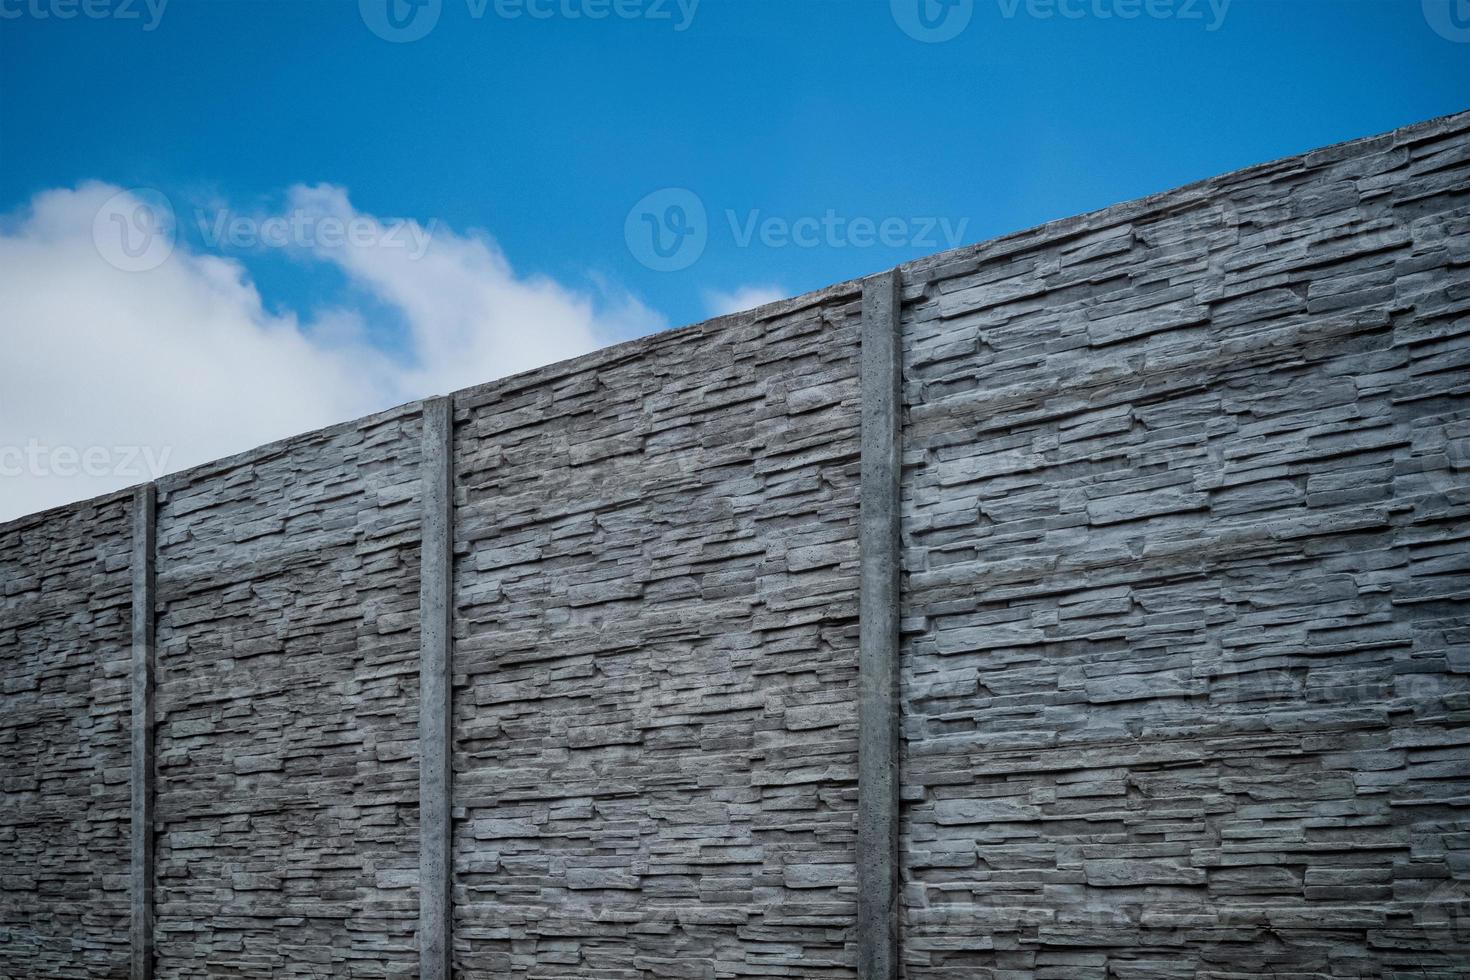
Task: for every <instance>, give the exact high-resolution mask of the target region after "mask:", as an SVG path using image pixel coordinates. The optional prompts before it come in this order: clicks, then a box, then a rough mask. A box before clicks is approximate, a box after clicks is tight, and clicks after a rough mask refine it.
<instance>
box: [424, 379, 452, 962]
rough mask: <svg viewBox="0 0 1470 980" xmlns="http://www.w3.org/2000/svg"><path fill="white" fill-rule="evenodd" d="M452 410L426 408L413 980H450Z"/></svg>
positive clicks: (430, 404)
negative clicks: (416, 976)
mask: <svg viewBox="0 0 1470 980" xmlns="http://www.w3.org/2000/svg"><path fill="white" fill-rule="evenodd" d="M453 431H454V406H453V402H452V400H451V399H450V398H434V399H431V400H429V401H426V402H425V403H424V435H423V459H422V463H421V466H422V480H423V507H424V514H423V546H422V552H421V561H422V566H421V569H420V578H419V636H420V649H419V977H420V978H421V980H449V976H450V928H451V917H450V878H451V872H452V869H451V854H450V839H449V834H450V820H449V805H450V796H449V791H450V778H451V774H450V767H451V756H450V724H451V712H450V703H449V690H450V673H451V663H450V660H451V658H450V643H451V642H452V639H453V630H452V622H453V619H452V617H453V601H454V600H453V592H452V590H451V585H452V577H453V572H452V569H451V565H450V562H451V560H452V558H453V552H454V437H453Z"/></svg>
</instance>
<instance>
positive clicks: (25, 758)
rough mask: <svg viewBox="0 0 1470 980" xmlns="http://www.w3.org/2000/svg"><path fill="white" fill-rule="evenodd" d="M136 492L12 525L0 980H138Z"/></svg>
mask: <svg viewBox="0 0 1470 980" xmlns="http://www.w3.org/2000/svg"><path fill="white" fill-rule="evenodd" d="M131 521H132V496H131V494H126V493H124V494H116V495H113V496H110V497H104V498H101V499H98V500H94V501H89V502H88V503H85V504H78V505H76V506H73V507H67V508H64V509H61V510H53V511H49V512H47V513H45V514H40V515H37V516H35V517H27V518H22V519H21V520H19V521H15V522H13V523H10V524H6V525H4V526H0V794H3V795H0V977H4V978H6V980H29V978H31V977H126V976H127V974H128V956H129V953H128V828H129V822H128V806H129V803H130V794H129V790H128V765H129V758H130V753H129V748H128V738H129V733H130V731H131V727H130V718H131V715H130V712H129V710H128V699H129V696H130V687H129V683H128V669H129V665H130V664H131V661H132V645H131V644H132V614H131V608H132V607H131V590H132V577H131V575H130V574H129V571H128V566H129V549H130V546H131V542H132V524H131Z"/></svg>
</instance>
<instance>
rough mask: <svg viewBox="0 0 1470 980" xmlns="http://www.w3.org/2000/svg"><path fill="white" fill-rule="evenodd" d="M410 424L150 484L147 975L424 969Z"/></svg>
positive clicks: (354, 431)
mask: <svg viewBox="0 0 1470 980" xmlns="http://www.w3.org/2000/svg"><path fill="white" fill-rule="evenodd" d="M420 432H421V427H420V417H419V415H418V412H417V407H416V406H410V407H409V408H406V409H401V410H397V411H394V412H390V413H386V414H385V415H381V416H376V417H373V418H370V419H367V420H364V421H362V422H358V423H352V424H350V425H347V426H342V427H338V428H336V429H330V430H326V431H325V432H319V433H313V434H311V435H310V436H305V437H301V438H297V439H293V440H290V441H288V442H285V443H281V444H278V445H276V446H271V447H266V448H265V449H263V450H260V451H257V452H254V453H251V454H248V455H247V456H245V457H242V458H237V459H233V460H228V461H225V462H224V463H221V464H217V465H215V466H212V467H205V468H201V469H199V470H193V471H190V472H189V473H187V474H183V475H181V476H180V477H174V478H169V479H168V480H166V481H164V482H163V484H162V485H161V488H160V496H159V505H158V506H159V512H158V549H159V555H158V590H159V618H158V707H157V712H158V723H157V736H156V738H157V743H156V744H157V752H158V804H157V807H158V823H159V833H158V838H157V847H158V872H157V899H156V927H155V928H156V943H157V950H158V953H157V960H158V966H157V975H158V976H159V977H160V978H172V977H180V978H181V977H201V976H239V977H260V978H274V977H384V976H399V977H411V976H414V975H416V973H417V968H418V953H417V948H416V945H415V939H414V932H415V929H416V921H417V914H418V894H417V883H418V830H417V821H418V728H417V725H418V712H417V695H418V577H419V567H418V564H419V548H418V540H419V511H420V508H419V505H418V493H419V473H418V458H419V439H420Z"/></svg>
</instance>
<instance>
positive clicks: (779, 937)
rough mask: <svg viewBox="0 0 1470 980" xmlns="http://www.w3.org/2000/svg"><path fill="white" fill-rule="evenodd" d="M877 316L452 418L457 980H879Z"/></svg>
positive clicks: (478, 401) (659, 343) (554, 376)
mask: <svg viewBox="0 0 1470 980" xmlns="http://www.w3.org/2000/svg"><path fill="white" fill-rule="evenodd" d="M858 302H859V293H858V291H857V290H856V289H854V288H853V287H850V286H849V287H845V288H842V289H839V290H837V291H835V292H834V293H833V294H831V295H827V296H822V297H814V298H813V297H809V298H808V299H807V300H806V301H805V302H804V303H796V304H790V307H792V308H788V309H787V310H786V312H782V313H779V314H777V313H775V311H770V310H768V311H767V315H766V316H765V317H763V318H761V319H753V318H743V319H738V320H730V321H717V322H715V323H713V324H710V325H708V326H705V327H701V328H697V329H694V330H687V331H680V332H678V333H674V334H669V335H664V336H661V337H658V338H655V340H654V341H653V343H651V344H650V345H648V346H647V347H645V348H643V349H641V350H640V351H639V353H638V356H637V357H628V356H627V355H626V353H625V352H622V351H619V350H616V349H615V350H613V351H609V352H607V353H606V354H604V355H599V356H597V357H595V358H592V359H589V360H583V361H578V362H574V363H573V364H571V365H566V366H556V367H552V368H549V369H547V370H546V371H544V372H539V373H537V374H533V375H530V376H527V377H524V378H520V379H515V380H513V381H511V382H509V383H500V384H495V385H490V386H488V387H485V388H483V389H477V390H471V391H468V392H464V393H461V394H460V395H458V396H457V397H456V399H455V404H456V418H457V422H458V424H457V426H456V434H455V439H456V444H457V447H458V451H457V455H456V460H457V474H456V482H457V484H458V488H459V489H458V497H457V500H456V504H457V506H456V510H455V521H456V538H457V549H456V550H457V554H456V566H455V582H456V599H457V603H456V604H457V608H458V612H457V619H456V622H457V629H456V634H457V641H456V644H455V652H454V655H455V674H456V679H455V691H454V706H455V725H454V730H455V733H456V743H455V767H454V768H455V781H454V800H455V804H456V816H457V818H458V819H457V820H456V822H455V837H454V853H455V869H456V877H455V896H454V898H455V912H456V921H455V959H456V962H457V963H458V965H459V967H460V974H459V975H461V976H464V977H466V978H485V980H490V978H501V977H527V978H531V977H535V978H551V977H585V978H594V980H622V978H634V977H649V976H678V977H709V978H713V977H757V976H759V977H770V976H804V977H837V976H847V977H850V976H852V975H853V960H854V957H853V953H852V952H851V951H850V949H849V944H850V940H851V935H850V927H851V923H852V919H853V915H854V911H855V890H854V888H855V885H854V875H855V871H854V863H853V861H854V848H853V834H854V813H855V806H856V796H857V794H856V776H857V770H856V763H857V756H856V752H857V743H856V734H857V729H856V708H855V702H854V685H855V683H856V676H857V628H856V627H857V621H856V613H857V609H856V576H857V557H858V556H857V546H856V540H857V536H856V535H857V485H858V481H857V475H858V431H857V428H858V426H857V407H858V406H857V397H858V389H857V380H856V373H857V372H856V356H857V340H858V329H857V328H858V318H857V314H858Z"/></svg>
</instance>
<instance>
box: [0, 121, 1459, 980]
mask: <svg viewBox="0 0 1470 980" xmlns="http://www.w3.org/2000/svg"><path fill="white" fill-rule="evenodd" d="M1467 127H1470V114H1462V115H1460V116H1457V117H1451V118H1447V119H1443V120H1437V121H1433V122H1430V123H1426V124H1422V125H1419V126H1415V127H1410V128H1408V129H1405V130H1400V131H1398V132H1396V133H1391V134H1388V135H1385V136H1381V137H1376V138H1373V139H1369V140H1363V141H1358V142H1356V143H1351V144H1344V145H1342V146H1337V147H1331V148H1328V149H1325V150H1321V151H1318V152H1315V153H1311V154H1307V155H1305V156H1302V157H1297V158H1292V159H1289V160H1283V161H1278V162H1276V163H1271V164H1267V165H1263V166H1260V167H1255V168H1252V169H1250V170H1246V171H1242V172H1240V173H1236V174H1231V175H1228V176H1225V177H1221V178H1217V179H1215V180H1211V181H1206V182H1204V183H1201V184H1197V185H1193V186H1190V187H1186V188H1182V189H1179V190H1175V191H1170V192H1168V193H1166V194H1161V195H1157V196H1155V197H1152V198H1148V199H1145V200H1141V201H1136V202H1131V203H1128V204H1123V205H1119V206H1117V207H1114V208H1109V209H1108V210H1106V211H1103V212H1098V213H1096V214H1092V215H1084V216H1081V217H1078V218H1073V219H1068V220H1066V221H1062V222H1057V223H1054V224H1051V225H1047V226H1044V227H1042V228H1038V229H1033V230H1031V231H1028V232H1024V233H1021V234H1018V235H1013V236H1010V237H1007V238H1004V239H999V240H996V241H993V242H988V243H985V244H983V245H979V246H975V247H973V248H968V249H962V250H958V251H955V252H949V253H945V254H943V255H939V256H934V257H932V258H928V259H924V260H921V261H918V262H914V263H910V264H908V265H906V266H904V267H903V268H902V269H901V270H900V275H901V279H902V282H903V287H904V299H905V302H904V308H903V316H902V320H903V334H904V348H905V354H904V432H903V439H904V478H903V500H902V512H903V522H904V526H903V547H904V555H903V559H904V609H903V614H904V619H903V624H902V627H903V644H902V673H903V677H902V693H903V721H902V725H903V735H904V747H903V764H904V772H903V784H904V785H903V800H904V802H903V808H902V828H901V837H902V850H903V855H902V869H903V888H904V890H903V895H902V903H903V907H904V915H903V930H902V932H903V936H902V946H903V957H904V964H903V970H904V973H905V975H906V976H908V977H909V978H911V980H985V978H997V980H998V978H1006V980H1016V978H1021V977H1035V978H1057V980H1074V978H1087V977H1098V978H1118V980H1164V978H1176V977H1177V978H1220V980H1224V978H1242V977H1259V976H1291V977H1327V976H1342V977H1348V976H1352V977H1370V976H1371V977H1415V978H1420V980H1427V978H1434V980H1442V978H1448V977H1470V613H1467V610H1470V353H1467V352H1470V287H1467V286H1466V283H1467V282H1470V272H1467V267H1470V132H1467ZM860 292H861V285H860V284H859V283H856V282H854V283H847V284H843V285H839V286H834V287H831V288H829V289H827V290H823V291H821V292H818V293H813V294H809V295H807V296H804V297H799V298H797V299H793V300H788V301H784V302H782V303H778V304H774V305H772V306H768V307H765V308H763V309H761V310H758V311H755V312H752V313H747V314H741V315H738V316H734V317H726V318H721V319H718V320H714V321H710V322H709V323H705V324H700V325H697V326H695V327H691V328H688V329H685V330H682V331H675V332H670V333H664V334H660V335H658V336H655V337H650V338H645V339H643V340H639V341H635V342H633V343H630V344H624V345H620V346H618V347H614V348H610V349H608V350H605V351H601V352H598V353H595V354H592V355H589V356H588V357H585V358H581V359H579V360H576V361H571V362H567V363H563V364H557V365H553V366H551V367H548V368H545V369H542V370H539V371H535V372H531V373H528V374H525V375H520V376H517V377H514V378H509V379H505V380H502V381H498V382H495V383H493V384H490V385H486V386H483V387H480V388H475V389H470V390H467V391H463V392H459V393H458V394H456V395H455V396H454V406H455V438H456V452H455V474H456V489H455V504H456V511H455V525H456V526H455V549H454V550H455V556H454V569H453V572H454V604H455V614H456V616H455V642H454V665H453V669H454V677H453V722H454V735H453V745H452V749H453V762H454V769H455V774H454V776H455V778H454V787H453V814H452V815H453V845H454V854H453V861H454V878H453V892H454V902H455V904H454V909H453V913H454V958H455V961H456V964H457V966H458V971H457V975H458V976H460V977H463V978H466V980H488V978H494V980H563V978H568V980H569V978H578V980H634V978H637V980H644V978H649V977H682V978H699V980H716V978H719V980H729V978H738V977H751V978H754V977H760V978H768V980H769V978H777V977H786V978H807V980H818V978H834V980H835V978H847V980H851V978H854V977H855V976H856V969H855V963H856V947H855V943H854V939H855V936H854V931H853V930H854V920H855V912H856V904H857V901H856V899H857V895H856V874H855V871H856V869H855V867H854V861H855V846H854V845H855V842H854V835H855V811H856V802H857V786H856V773H857V765H856V763H857V760H856V745H857V738H856V735H857V732H856V723H857V722H856V718H857V711H856V695H857V693H858V690H857V684H858V677H857V632H858V630H857V625H858V624H857V614H858V611H857V580H858V574H857V572H858V567H859V565H858V563H859V554H858V546H857V541H858V533H857V530H858V475H859V458H860V446H859V442H860V439H859V436H860V434H859V431H858V428H859V415H858V413H859V407H860V406H859V385H858V370H857V354H858V350H857V347H858V343H859V323H858V318H859V312H860V310H859V307H860ZM531 328H534V325H531ZM421 435H422V421H421V418H420V415H419V407H418V406H417V405H410V406H405V407H403V408H400V409H396V410H393V411H390V412H386V413H383V414H380V415H377V416H374V417H371V418H368V419H363V420H359V421H357V422H353V423H349V424H346V425H343V426H338V427H335V428H332V429H328V430H324V431H321V432H314V433H309V434H306V435H303V436H300V437H297V438H295V439H291V440H287V441H285V442H282V443H278V444H275V445H272V446H267V447H263V448H262V449H259V450H256V451H254V452H251V453H247V454H245V455H243V456H239V457H235V458H233V459H229V460H224V461H221V462H219V463H215V464H210V465H207V466H203V467H197V468H195V469H192V470H190V471H188V472H185V473H182V474H176V475H174V476H170V477H168V478H166V479H164V480H162V481H160V485H159V487H158V550H159V554H158V560H157V576H158V608H157V626H158V651H157V659H158V670H157V692H156V693H157V761H158V772H157V777H158V799H157V820H158V826H157V828H156V829H157V858H158V860H157V894H156V907H155V928H156V935H155V939H156V946H157V973H158V976H159V977H160V978H161V980H162V978H185V977H188V978H193V977H221V976H227V977H250V978H268V977H269V978H273V977H332V978H336V977H370V978H387V977H403V978H407V977H413V976H416V975H417V973H418V951H417V946H416V937H415V930H416V920H417V916H418V874H419V871H418V849H419V848H418V826H417V824H418V775H419V774H418V764H419V761H418V729H417V725H418V669H419V631H418V622H419V618H418V617H419V612H418V603H419V573H420V568H419V562H420V549H419V534H420V518H421V513H420V511H421V499H420V486H419V465H420V440H421ZM130 505H131V497H130V496H129V495H114V496H111V497H103V498H99V499H97V500H94V501H88V502H84V503H81V504H76V505H73V506H70V507H66V508H62V509H59V510H56V511H52V512H49V513H47V514H42V515H37V516H35V517H31V518H26V519H23V520H21V521H16V522H12V523H9V524H6V525H4V526H0V668H3V675H0V678H3V689H0V697H3V702H0V793H3V796H0V803H3V806H0V980H5V978H11V980H21V978H26V980H29V978H32V977H66V978H90V977H123V976H125V975H126V972H127V953H128V949H127V945H128V931H127V924H128V918H127V911H128V906H127V886H128V877H127V875H128V860H129V857H128V836H129V827H128V799H129V787H128V764H129V740H128V733H129V723H130V719H129V698H128V695H129V688H128V663H129V657H130V643H129V621H130V601H131V598H130V591H129V584H130V569H129V558H130V555H129V546H130V534H131V520H130V519H131V514H130Z"/></svg>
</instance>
